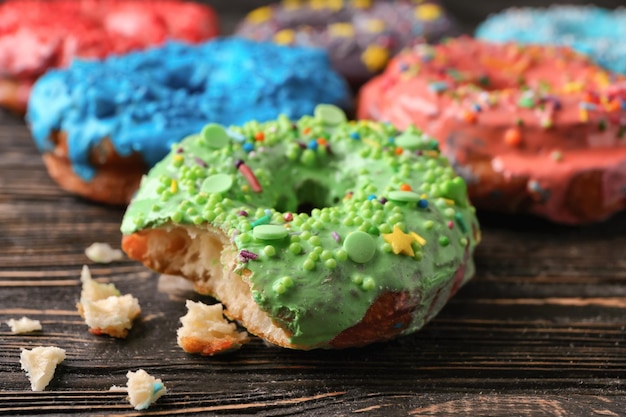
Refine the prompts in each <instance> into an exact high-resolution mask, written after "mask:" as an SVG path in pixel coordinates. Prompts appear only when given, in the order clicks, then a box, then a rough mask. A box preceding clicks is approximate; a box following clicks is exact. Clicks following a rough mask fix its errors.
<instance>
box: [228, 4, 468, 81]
mask: <svg viewBox="0 0 626 417" xmlns="http://www.w3.org/2000/svg"><path fill="white" fill-rule="evenodd" d="M455 31H456V29H455V26H454V24H453V22H452V19H451V18H450V17H449V16H448V15H447V13H446V12H445V10H444V9H443V8H442V7H441V6H440V5H439V4H437V3H435V2H434V1H432V0H426V1H406V0H404V1H380V2H376V1H371V0H352V1H345V2H344V1H342V0H309V1H299V0H295V1H294V0H284V1H283V2H282V3H274V4H271V5H269V6H264V7H260V8H257V9H255V10H253V11H252V12H250V13H249V14H248V15H247V16H246V17H245V18H244V20H243V21H242V22H240V23H239V25H238V26H237V28H236V30H235V33H236V35H238V36H243V37H246V38H251V39H255V40H260V41H274V42H277V43H279V44H287V45H302V46H310V47H318V48H323V49H325V50H327V51H328V53H329V55H330V59H331V62H332V64H333V67H334V68H335V69H336V70H337V71H338V72H339V73H340V74H342V75H343V76H344V77H346V79H347V80H348V82H349V83H350V84H351V85H352V86H354V87H358V86H360V85H361V84H363V82H365V81H367V80H368V79H370V78H371V77H372V76H373V75H375V74H377V73H379V72H380V71H382V69H383V68H384V67H385V65H386V64H387V61H388V60H389V58H390V57H391V56H393V55H394V54H396V53H397V52H399V51H400V50H401V49H402V48H404V47H405V46H408V45H412V44H414V43H417V42H422V41H424V40H426V41H429V42H434V41H438V40H439V39H441V38H443V37H444V36H447V35H450V34H451V33H455Z"/></svg>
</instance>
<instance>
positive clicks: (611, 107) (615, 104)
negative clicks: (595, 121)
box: [604, 99, 621, 112]
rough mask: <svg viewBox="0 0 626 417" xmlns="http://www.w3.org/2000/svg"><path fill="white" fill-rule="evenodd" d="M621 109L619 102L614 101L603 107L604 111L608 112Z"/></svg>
mask: <svg viewBox="0 0 626 417" xmlns="http://www.w3.org/2000/svg"><path fill="white" fill-rule="evenodd" d="M620 107H621V104H620V102H619V100H617V99H614V100H611V101H609V102H608V103H606V104H605V105H604V109H605V110H606V111H608V112H614V111H618V110H619V109H620Z"/></svg>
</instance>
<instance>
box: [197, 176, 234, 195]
mask: <svg viewBox="0 0 626 417" xmlns="http://www.w3.org/2000/svg"><path fill="white" fill-rule="evenodd" d="M232 186H233V177H232V176H231V175H229V174H215V175H211V176H210V177H207V178H206V179H205V180H204V181H203V182H202V185H201V186H200V190H201V191H203V192H205V193H217V194H219V193H225V192H226V191H228V190H230V188H231V187H232Z"/></svg>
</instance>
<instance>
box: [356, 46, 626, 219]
mask: <svg viewBox="0 0 626 417" xmlns="http://www.w3.org/2000/svg"><path fill="white" fill-rule="evenodd" d="M520 84H522V85H524V86H525V90H520V89H519V86H520ZM625 107H626V78H624V77H623V76H619V75H615V74H611V73H609V72H607V71H605V70H603V69H601V68H599V67H597V66H595V65H594V64H592V63H591V62H590V61H589V60H588V59H587V58H585V57H583V56H581V55H579V54H577V53H575V52H573V51H571V50H569V49H566V48H555V47H547V46H546V47H541V46H519V45H515V44H490V43H487V42H483V41H477V40H473V39H470V38H458V39H455V40H451V41H449V42H447V43H445V44H443V45H438V46H435V47H432V46H427V45H421V46H419V47H416V48H413V49H412V50H408V51H405V52H403V53H401V54H399V55H398V56H396V57H395V58H394V59H393V60H392V61H391V62H390V64H389V66H388V67H387V69H386V71H385V72H384V73H383V74H382V75H381V76H379V77H377V78H375V79H373V80H372V81H370V82H369V83H367V84H366V85H365V86H364V87H363V88H362V89H361V92H360V98H359V103H358V117H359V118H370V119H375V120H381V121H388V122H391V123H393V124H394V125H396V126H397V127H399V128H401V129H404V128H406V127H407V126H408V125H409V124H412V123H413V124H415V125H417V126H418V127H420V128H422V129H423V130H424V131H425V132H427V133H429V134H430V135H432V136H434V137H435V138H436V139H438V141H439V142H440V143H441V148H442V150H443V152H444V153H445V154H446V155H447V156H448V157H449V158H451V160H452V162H453V163H454V164H455V165H456V166H457V168H459V170H460V173H461V174H462V175H463V176H465V177H466V179H467V180H468V182H469V183H470V196H471V198H472V201H473V203H474V204H475V205H477V206H478V207H481V208H493V207H492V205H491V202H492V201H493V198H494V194H497V193H498V192H499V191H500V190H497V189H485V188H484V187H482V189H481V184H480V182H481V175H480V174H479V173H475V172H472V170H471V168H470V167H468V166H466V164H468V163H470V162H472V161H475V160H477V159H480V160H489V159H491V165H492V167H493V168H494V169H495V171H497V172H499V173H502V174H503V176H504V177H505V178H508V179H514V178H518V179H519V178H520V177H523V178H526V180H527V181H528V188H529V193H530V194H531V195H533V196H534V197H535V196H536V197H537V198H534V197H533V199H532V200H533V202H532V203H531V204H530V205H529V206H527V207H526V210H527V211H529V212H531V213H534V214H537V215H541V216H544V217H547V218H549V219H551V220H554V221H558V222H564V223H583V222H588V221H597V220H602V219H604V218H606V217H608V216H609V215H610V214H612V213H614V212H615V211H618V210H621V209H623V208H624V207H625V206H626V110H624V108H625ZM511 129H517V131H518V132H519V137H518V138H517V139H518V140H517V141H511V140H508V139H505V138H506V137H507V131H509V130H511ZM592 171H601V172H602V174H601V175H602V181H601V184H600V186H601V187H602V190H601V193H598V194H599V195H601V199H602V201H600V202H596V203H599V205H600V206H601V209H599V210H598V212H597V213H595V214H593V215H591V216H589V215H588V213H587V214H585V215H584V216H581V215H580V213H578V212H577V210H576V209H574V210H572V209H571V207H567V206H566V204H565V203H564V201H565V196H566V194H567V193H569V192H570V191H568V190H569V187H570V185H571V184H572V181H573V180H575V179H576V177H577V176H579V175H580V174H581V173H585V172H592ZM538 186H539V187H538ZM537 190H539V191H537ZM537 193H539V194H540V195H537ZM568 204H571V202H570V203H568ZM501 206H502V204H499V207H501Z"/></svg>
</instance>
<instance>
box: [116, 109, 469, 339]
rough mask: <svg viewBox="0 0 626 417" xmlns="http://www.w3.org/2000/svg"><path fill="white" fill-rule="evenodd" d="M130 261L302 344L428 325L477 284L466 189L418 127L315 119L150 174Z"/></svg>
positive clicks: (235, 130)
mask: <svg viewBox="0 0 626 417" xmlns="http://www.w3.org/2000/svg"><path fill="white" fill-rule="evenodd" d="M121 230H122V233H123V234H124V238H123V243H122V246H123V248H124V250H125V252H126V253H127V254H128V255H129V256H130V257H131V258H134V259H137V260H139V261H141V262H143V263H144V264H145V265H146V266H148V267H150V268H152V269H154V270H157V271H159V272H162V273H168V274H177V275H182V276H184V277H186V278H188V279H189V280H192V281H193V282H194V284H195V288H196V290H197V291H198V292H200V293H203V294H209V295H212V296H214V297H216V298H217V299H218V300H219V301H220V302H222V303H223V304H224V306H225V307H226V311H225V314H226V315H227V316H228V317H230V318H231V319H234V320H238V321H239V322H240V323H241V324H242V325H243V326H245V327H246V328H247V329H248V331H249V332H251V333H253V334H256V335H258V336H260V337H262V338H264V339H265V340H266V341H268V342H270V343H273V344H276V345H279V346H283V347H288V348H293V349H313V348H345V347H353V346H363V345H366V344H369V343H374V342H379V341H383V340H388V339H391V338H393V337H396V336H398V335H405V334H408V333H411V332H414V331H416V330H418V329H419V328H421V327H422V326H423V325H424V324H425V323H426V322H427V321H428V320H430V319H431V318H432V317H434V316H435V315H436V314H437V312H438V311H439V310H440V309H441V308H442V307H443V305H444V304H445V303H446V301H447V300H448V299H449V298H450V297H451V296H452V295H453V294H454V293H455V292H456V290H457V289H458V288H459V287H460V286H461V285H462V284H464V283H465V282H466V281H467V280H468V279H470V278H471V276H472V275H473V273H474V263H473V260H472V254H473V251H474V248H475V245H476V244H477V243H478V241H479V239H480V232H479V229H478V221H477V219H476V216H475V213H474V208H473V207H472V206H471V205H470V203H469V202H468V199H467V192H466V185H465V183H464V181H463V180H462V179H461V178H460V177H458V176H456V174H455V173H454V171H453V170H452V168H451V166H450V164H449V163H448V161H447V160H446V159H445V158H444V157H443V156H442V155H441V154H440V153H439V150H438V147H437V142H436V141H435V140H433V139H431V138H429V137H427V136H425V135H424V134H422V133H421V131H419V130H418V129H416V128H410V129H408V130H406V131H404V132H399V131H397V130H396V129H395V128H394V127H393V126H391V125H390V124H381V123H376V122H371V121H356V122H354V121H347V120H346V116H345V115H344V113H343V112H342V111H341V110H339V109H338V108H336V107H334V106H330V105H319V106H318V107H317V108H316V110H315V113H314V115H313V116H305V117H302V118H301V119H300V120H298V121H295V122H294V121H291V120H289V119H288V118H287V117H279V118H278V120H275V121H270V122H266V123H258V122H254V121H252V122H249V123H247V124H245V125H244V126H231V127H229V128H224V127H222V126H220V125H216V124H210V125H207V126H205V127H204V129H203V130H202V132H200V133H199V134H196V135H192V136H189V137H187V138H185V139H184V140H183V141H181V142H180V143H179V144H177V145H175V146H174V147H173V148H172V151H171V152H170V154H169V155H168V156H167V157H166V158H165V159H164V160H163V161H161V162H160V163H158V164H157V165H156V166H155V167H154V168H153V169H152V170H151V171H150V173H149V174H148V175H147V176H146V177H144V179H143V182H142V184H141V187H140V189H139V191H138V193H137V195H136V196H135V198H134V199H133V201H132V202H131V204H130V206H129V207H128V209H127V212H126V214H125V216H124V220H123V222H122V227H121Z"/></svg>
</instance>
